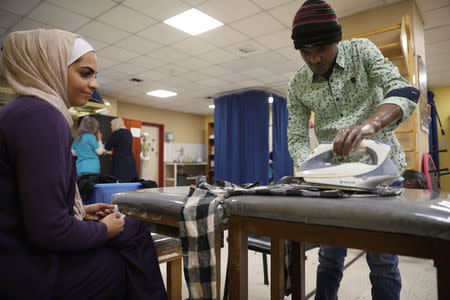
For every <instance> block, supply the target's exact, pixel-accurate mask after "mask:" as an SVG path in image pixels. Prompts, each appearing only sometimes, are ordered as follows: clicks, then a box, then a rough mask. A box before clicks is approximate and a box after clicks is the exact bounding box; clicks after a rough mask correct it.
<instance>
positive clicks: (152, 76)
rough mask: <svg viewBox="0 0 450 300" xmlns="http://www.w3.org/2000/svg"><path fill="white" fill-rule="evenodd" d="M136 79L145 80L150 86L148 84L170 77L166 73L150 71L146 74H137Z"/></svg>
mask: <svg viewBox="0 0 450 300" xmlns="http://www.w3.org/2000/svg"><path fill="white" fill-rule="evenodd" d="M136 77H138V78H139V79H142V80H144V83H145V84H147V85H148V82H153V81H156V80H160V79H163V78H167V77H168V75H167V74H165V73H161V72H158V71H152V70H150V71H146V72H144V73H140V74H137V75H136Z"/></svg>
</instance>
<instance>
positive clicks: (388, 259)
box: [315, 245, 402, 300]
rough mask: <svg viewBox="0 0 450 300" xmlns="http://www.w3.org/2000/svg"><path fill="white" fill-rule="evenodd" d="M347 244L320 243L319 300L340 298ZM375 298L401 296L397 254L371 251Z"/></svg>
mask: <svg viewBox="0 0 450 300" xmlns="http://www.w3.org/2000/svg"><path fill="white" fill-rule="evenodd" d="M346 256H347V249H346V248H337V247H332V246H325V245H322V246H320V250H319V266H318V267H317V279H316V280H317V281H316V297H315V300H337V293H338V289H339V284H340V282H341V280H342V276H343V271H344V260H345V257H346ZM366 260H367V264H368V265H369V268H370V275H369V278H370V282H371V283H372V299H373V300H394V299H395V300H398V299H400V289H401V288H402V280H401V277H400V271H399V269H398V257H397V255H393V254H387V253H376V252H371V251H367V253H366Z"/></svg>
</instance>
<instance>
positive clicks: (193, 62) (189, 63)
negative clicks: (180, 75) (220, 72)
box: [181, 57, 209, 70]
mask: <svg viewBox="0 0 450 300" xmlns="http://www.w3.org/2000/svg"><path fill="white" fill-rule="evenodd" d="M202 58H203V57H202ZM181 64H182V65H183V67H185V68H187V69H189V70H198V69H201V68H204V67H206V66H209V63H208V62H207V61H205V60H204V59H200V58H198V57H190V58H187V59H183V61H182V62H181Z"/></svg>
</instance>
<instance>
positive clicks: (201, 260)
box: [179, 181, 373, 300]
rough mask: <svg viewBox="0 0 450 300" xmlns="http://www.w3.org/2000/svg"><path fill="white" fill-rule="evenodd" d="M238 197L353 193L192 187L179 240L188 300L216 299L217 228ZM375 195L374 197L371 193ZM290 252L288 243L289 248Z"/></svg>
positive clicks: (287, 277) (300, 188)
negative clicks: (227, 204)
mask: <svg viewBox="0 0 450 300" xmlns="http://www.w3.org/2000/svg"><path fill="white" fill-rule="evenodd" d="M237 195H273V196H303V197H321V198H345V197H351V196H354V195H355V193H354V192H346V191H341V190H331V189H328V190H327V189H322V188H316V187H305V186H302V185H298V184H276V185H268V186H260V184H259V183H254V184H244V185H240V186H239V185H235V184H232V183H230V182H226V181H217V182H216V185H210V184H208V183H206V182H200V183H199V184H198V185H197V187H196V188H193V187H191V189H190V191H189V194H188V195H187V197H186V198H187V199H186V202H185V205H184V207H183V208H182V209H181V216H180V223H179V225H180V238H181V246H182V249H183V267H184V276H185V279H186V283H187V287H188V291H189V299H191V300H197V299H198V300H199V299H203V300H213V299H217V298H218V297H217V291H216V259H215V253H214V229H215V227H216V226H218V225H219V224H221V223H223V222H225V221H226V216H225V214H224V210H223V204H224V202H225V201H224V200H225V199H226V198H228V197H230V196H237ZM371 196H373V194H371ZM286 249H287V251H288V253H289V249H290V247H289V243H288V244H287V247H286ZM285 257H286V260H285V294H286V295H289V294H290V274H289V266H290V255H285Z"/></svg>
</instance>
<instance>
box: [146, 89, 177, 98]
mask: <svg viewBox="0 0 450 300" xmlns="http://www.w3.org/2000/svg"><path fill="white" fill-rule="evenodd" d="M147 95H149V96H155V97H160V98H167V97H172V96H176V95H178V94H177V93H175V92H171V91H165V90H154V91H151V92H147Z"/></svg>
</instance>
